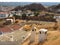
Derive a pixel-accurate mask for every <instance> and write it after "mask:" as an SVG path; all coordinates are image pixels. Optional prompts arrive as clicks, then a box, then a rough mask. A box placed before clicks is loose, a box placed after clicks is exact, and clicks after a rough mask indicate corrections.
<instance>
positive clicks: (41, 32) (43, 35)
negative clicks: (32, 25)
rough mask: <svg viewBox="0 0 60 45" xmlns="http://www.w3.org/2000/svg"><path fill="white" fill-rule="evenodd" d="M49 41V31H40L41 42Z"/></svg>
mask: <svg viewBox="0 0 60 45" xmlns="http://www.w3.org/2000/svg"><path fill="white" fill-rule="evenodd" d="M46 39H47V29H40V30H39V39H38V40H39V42H44V41H45V40H46Z"/></svg>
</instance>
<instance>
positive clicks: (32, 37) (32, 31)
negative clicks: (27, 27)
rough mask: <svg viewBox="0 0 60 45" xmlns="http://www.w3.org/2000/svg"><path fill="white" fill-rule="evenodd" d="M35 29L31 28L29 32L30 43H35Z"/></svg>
mask: <svg viewBox="0 0 60 45" xmlns="http://www.w3.org/2000/svg"><path fill="white" fill-rule="evenodd" d="M35 35H36V29H35V28H34V27H33V28H32V30H31V36H30V42H34V41H35Z"/></svg>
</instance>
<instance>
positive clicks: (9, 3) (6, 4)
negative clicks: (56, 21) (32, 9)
mask: <svg viewBox="0 0 60 45" xmlns="http://www.w3.org/2000/svg"><path fill="white" fill-rule="evenodd" d="M32 3H41V4H42V5H44V6H52V5H58V4H60V2H0V6H24V5H29V4H32Z"/></svg>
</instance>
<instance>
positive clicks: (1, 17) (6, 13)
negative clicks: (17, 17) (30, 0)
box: [0, 12, 13, 19]
mask: <svg viewBox="0 0 60 45" xmlns="http://www.w3.org/2000/svg"><path fill="white" fill-rule="evenodd" d="M8 17H13V14H11V13H9V12H0V19H4V18H8Z"/></svg>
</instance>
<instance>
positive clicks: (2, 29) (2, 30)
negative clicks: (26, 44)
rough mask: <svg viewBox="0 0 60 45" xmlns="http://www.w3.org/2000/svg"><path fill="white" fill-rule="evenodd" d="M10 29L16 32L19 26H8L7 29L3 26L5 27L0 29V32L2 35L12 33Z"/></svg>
mask: <svg viewBox="0 0 60 45" xmlns="http://www.w3.org/2000/svg"><path fill="white" fill-rule="evenodd" d="M11 28H12V29H13V30H18V29H19V28H20V26H19V25H12V26H9V27H7V26H5V27H2V28H0V32H3V33H5V32H12V30H11Z"/></svg>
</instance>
